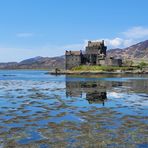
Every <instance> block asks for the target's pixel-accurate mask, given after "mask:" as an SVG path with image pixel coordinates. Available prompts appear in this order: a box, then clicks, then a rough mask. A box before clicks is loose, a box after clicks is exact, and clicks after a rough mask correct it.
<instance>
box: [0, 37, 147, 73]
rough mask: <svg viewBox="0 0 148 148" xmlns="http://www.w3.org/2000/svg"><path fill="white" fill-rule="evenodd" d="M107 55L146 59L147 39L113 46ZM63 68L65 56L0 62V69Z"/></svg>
mask: <svg viewBox="0 0 148 148" xmlns="http://www.w3.org/2000/svg"><path fill="white" fill-rule="evenodd" d="M107 55H108V56H109V57H120V58H122V59H131V60H133V59H138V60H146V59H147V60H148V40H145V41H142V42H139V43H137V44H134V45H132V46H129V47H127V48H123V49H121V48H115V49H109V50H108V51H107ZM55 68H59V69H64V68H65V56H64V55H63V56H57V57H41V56H38V57H34V58H30V59H26V60H23V61H21V62H8V63H0V69H49V70H52V69H55Z"/></svg>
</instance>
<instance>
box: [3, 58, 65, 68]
mask: <svg viewBox="0 0 148 148" xmlns="http://www.w3.org/2000/svg"><path fill="white" fill-rule="evenodd" d="M55 68H60V69H64V68H65V57H64V56H59V57H52V58H49V57H35V58H30V59H27V60H23V61H21V62H19V63H17V62H9V63H0V69H55Z"/></svg>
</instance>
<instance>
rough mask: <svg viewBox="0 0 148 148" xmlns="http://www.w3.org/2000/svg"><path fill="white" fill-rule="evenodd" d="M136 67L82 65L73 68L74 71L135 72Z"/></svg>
mask: <svg viewBox="0 0 148 148" xmlns="http://www.w3.org/2000/svg"><path fill="white" fill-rule="evenodd" d="M134 69H136V67H117V66H86V65H81V66H78V67H74V68H72V71H108V72H111V71H117V70H120V71H128V70H134Z"/></svg>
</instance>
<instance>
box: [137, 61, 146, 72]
mask: <svg viewBox="0 0 148 148" xmlns="http://www.w3.org/2000/svg"><path fill="white" fill-rule="evenodd" d="M145 66H147V63H145V62H140V63H139V65H138V68H139V69H140V70H141V71H143V68H144V67H145Z"/></svg>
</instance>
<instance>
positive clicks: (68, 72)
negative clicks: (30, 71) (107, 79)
mask: <svg viewBox="0 0 148 148" xmlns="http://www.w3.org/2000/svg"><path fill="white" fill-rule="evenodd" d="M45 74H51V75H93V74H148V71H114V72H108V71H59V72H55V71H49V72H47V73H45Z"/></svg>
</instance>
